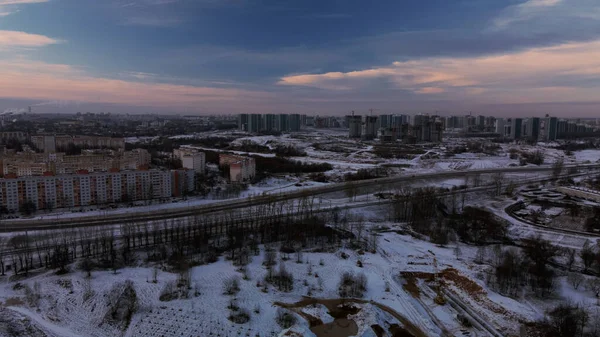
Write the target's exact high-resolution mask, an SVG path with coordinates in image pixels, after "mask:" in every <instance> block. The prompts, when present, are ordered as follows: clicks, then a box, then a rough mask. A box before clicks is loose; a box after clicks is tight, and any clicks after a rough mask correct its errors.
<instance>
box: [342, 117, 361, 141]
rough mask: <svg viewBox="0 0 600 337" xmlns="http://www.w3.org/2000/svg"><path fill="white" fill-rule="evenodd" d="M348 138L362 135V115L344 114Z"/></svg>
mask: <svg viewBox="0 0 600 337" xmlns="http://www.w3.org/2000/svg"><path fill="white" fill-rule="evenodd" d="M346 121H347V123H348V129H349V134H348V136H349V137H350V138H360V137H361V135H362V116H360V115H359V116H355V115H352V116H346Z"/></svg>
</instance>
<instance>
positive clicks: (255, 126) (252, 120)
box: [246, 114, 262, 133]
mask: <svg viewBox="0 0 600 337" xmlns="http://www.w3.org/2000/svg"><path fill="white" fill-rule="evenodd" d="M261 127H262V115H260V114H251V115H250V116H249V117H248V130H246V131H248V132H250V133H258V132H260V129H261Z"/></svg>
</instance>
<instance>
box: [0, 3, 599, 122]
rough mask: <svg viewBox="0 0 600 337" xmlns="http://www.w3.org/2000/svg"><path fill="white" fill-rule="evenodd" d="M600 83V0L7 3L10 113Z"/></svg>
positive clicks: (415, 97) (415, 101)
mask: <svg viewBox="0 0 600 337" xmlns="http://www.w3.org/2000/svg"><path fill="white" fill-rule="evenodd" d="M598 92H600V3H598V2H597V1H592V0H572V1H569V2H568V3H567V1H566V0H510V1H506V2H502V3H500V2H492V1H475V0H460V1H453V2H448V1H442V0H429V1H426V2H423V1H413V0H411V1H403V2H402V3H398V2H394V1H381V2H377V3H374V4H373V3H364V2H361V1H345V2H340V1H327V2H322V1H312V0H311V1H303V2H292V1H284V2H281V1H271V0H267V1H260V2H259V1H255V0H239V1H238V0H225V1H212V0H200V1H190V0H168V1H165V0H135V1H132V0H129V1H125V0H107V1H103V2H92V1H77V0H0V111H5V110H7V109H27V107H28V106H32V107H33V109H34V111H35V113H56V112H64V113H76V112H78V111H94V112H101V111H111V112H113V113H120V114H127V113H129V114H146V113H149V114H165V115H168V114H173V115H176V114H180V115H211V114H212V115H217V114H231V115H234V114H238V113H300V114H306V115H331V116H341V115H346V114H350V113H351V111H357V112H358V113H361V112H362V111H368V110H369V109H375V110H377V111H378V112H377V113H376V114H410V115H414V114H418V113H429V114H434V113H436V111H437V113H439V114H440V115H444V116H446V115H463V114H465V112H467V113H468V112H469V111H472V112H473V114H475V115H485V116H495V117H504V118H510V117H519V116H531V117H538V116H540V117H542V116H545V115H546V114H549V115H552V116H556V117H559V118H595V116H597V115H598V112H599V111H600V101H599V100H598V98H597V95H598ZM361 114H363V115H364V114H366V112H365V113H361ZM575 116H578V117H575Z"/></svg>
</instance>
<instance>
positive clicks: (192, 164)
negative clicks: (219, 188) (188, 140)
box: [173, 147, 206, 174]
mask: <svg viewBox="0 0 600 337" xmlns="http://www.w3.org/2000/svg"><path fill="white" fill-rule="evenodd" d="M173 154H174V155H175V157H177V158H179V159H180V160H181V164H182V165H183V167H184V168H186V169H190V170H194V172H195V173H197V174H204V168H205V166H206V155H205V154H204V152H200V151H199V150H198V149H194V148H190V147H180V148H179V149H175V150H173Z"/></svg>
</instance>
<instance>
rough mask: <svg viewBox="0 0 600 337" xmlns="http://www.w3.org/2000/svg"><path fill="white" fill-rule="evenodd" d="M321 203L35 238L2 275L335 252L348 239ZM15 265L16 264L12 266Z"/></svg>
mask: <svg viewBox="0 0 600 337" xmlns="http://www.w3.org/2000/svg"><path fill="white" fill-rule="evenodd" d="M316 200H317V199H316V198H314V197H309V196H307V197H305V198H301V199H300V200H295V201H291V200H289V201H283V202H275V201H273V202H269V203H266V204H263V205H259V206H255V207H251V208H248V209H244V210H240V211H239V212H229V213H226V214H214V215H210V216H196V217H193V218H188V219H185V220H184V219H174V220H173V221H166V220H165V221H157V222H154V223H151V224H149V223H145V222H144V223H134V222H129V223H124V224H122V225H121V226H120V228H118V230H116V229H108V228H98V227H92V228H70V229H65V230H53V231H47V232H40V233H37V234H35V235H31V234H29V233H27V232H25V233H24V234H20V235H16V236H13V237H12V238H10V239H9V240H8V241H7V245H6V246H7V247H9V249H10V254H7V252H5V251H2V252H0V271H1V272H2V273H4V272H5V271H6V266H7V265H11V269H13V271H14V273H15V274H21V273H22V274H27V273H28V272H29V271H31V270H32V269H37V268H47V269H56V270H57V271H58V272H60V273H64V272H67V271H68V266H69V264H71V263H72V262H74V261H75V260H76V259H82V262H80V264H79V268H81V270H84V271H85V272H87V273H90V272H91V271H92V270H94V269H97V268H102V269H112V270H115V271H116V270H117V269H119V268H122V267H123V266H128V265H133V264H134V263H135V261H136V259H137V258H138V257H139V254H138V253H140V252H143V253H145V256H146V258H147V260H149V261H155V262H159V261H163V262H166V263H167V264H168V265H169V266H171V268H173V269H174V270H182V269H186V268H189V266H192V265H195V264H202V263H210V262H214V261H215V260H216V256H217V255H218V254H221V253H226V257H227V258H228V259H230V260H232V261H233V262H234V264H236V265H245V264H247V263H248V262H249V261H250V256H251V255H252V254H256V253H257V252H258V245H259V244H265V243H269V242H281V243H282V246H286V247H294V248H293V251H296V250H298V249H299V248H298V247H319V248H320V249H327V248H328V247H330V246H331V245H336V244H339V242H340V236H341V235H348V234H347V232H345V231H344V229H343V228H342V227H343V224H344V223H346V224H347V221H343V220H339V219H338V221H337V225H335V226H333V227H328V226H326V225H325V223H326V219H325V216H326V215H322V214H320V213H319V212H318V211H319V207H320V204H319V203H317V202H316ZM7 259H10V260H7Z"/></svg>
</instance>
